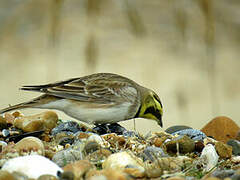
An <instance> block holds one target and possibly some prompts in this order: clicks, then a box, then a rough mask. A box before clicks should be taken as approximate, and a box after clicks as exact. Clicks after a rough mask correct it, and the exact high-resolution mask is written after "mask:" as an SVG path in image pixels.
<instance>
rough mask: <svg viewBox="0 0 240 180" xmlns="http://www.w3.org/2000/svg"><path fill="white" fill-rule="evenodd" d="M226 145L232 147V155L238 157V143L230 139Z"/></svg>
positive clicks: (239, 148)
mask: <svg viewBox="0 0 240 180" xmlns="http://www.w3.org/2000/svg"><path fill="white" fill-rule="evenodd" d="M227 144H228V145H230V146H232V153H233V155H235V156H240V142H239V141H238V140H235V139H230V140H229V141H228V142H227Z"/></svg>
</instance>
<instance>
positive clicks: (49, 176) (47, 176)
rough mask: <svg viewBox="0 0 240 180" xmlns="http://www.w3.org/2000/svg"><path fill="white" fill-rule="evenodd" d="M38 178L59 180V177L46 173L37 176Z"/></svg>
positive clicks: (40, 179)
mask: <svg viewBox="0 0 240 180" xmlns="http://www.w3.org/2000/svg"><path fill="white" fill-rule="evenodd" d="M37 180H58V178H57V177H55V176H53V175H48V174H46V175H41V176H40V177H39V178H37ZM69 180H70V179H69Z"/></svg>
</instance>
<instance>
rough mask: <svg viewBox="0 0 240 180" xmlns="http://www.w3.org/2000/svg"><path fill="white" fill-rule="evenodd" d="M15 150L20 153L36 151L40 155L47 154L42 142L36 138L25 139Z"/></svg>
mask: <svg viewBox="0 0 240 180" xmlns="http://www.w3.org/2000/svg"><path fill="white" fill-rule="evenodd" d="M14 148H15V149H16V150H17V151H18V152H31V151H35V152H37V153H38V154H39V155H43V156H44V154H45V149H44V145H43V143H42V141H41V140H40V139H38V138H36V137H32V136H29V137H25V138H23V139H22V140H21V141H19V142H17V143H16V145H15V146H14Z"/></svg>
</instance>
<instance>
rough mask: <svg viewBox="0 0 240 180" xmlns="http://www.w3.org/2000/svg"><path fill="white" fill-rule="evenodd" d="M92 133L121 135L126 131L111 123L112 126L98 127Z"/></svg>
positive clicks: (103, 125)
mask: <svg viewBox="0 0 240 180" xmlns="http://www.w3.org/2000/svg"><path fill="white" fill-rule="evenodd" d="M93 131H95V132H96V133H97V134H99V135H103V134H108V133H116V134H117V135H122V134H123V132H125V131H127V130H126V129H125V128H124V127H122V126H121V125H120V124H118V123H112V124H102V125H98V126H96V127H94V128H93Z"/></svg>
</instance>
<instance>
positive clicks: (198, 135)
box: [172, 129, 207, 141]
mask: <svg viewBox="0 0 240 180" xmlns="http://www.w3.org/2000/svg"><path fill="white" fill-rule="evenodd" d="M176 134H178V135H187V136H188V137H190V138H191V139H192V140H194V141H203V139H204V138H206V137H207V136H206V135H205V134H204V133H203V132H201V131H199V130H197V129H183V130H180V131H176V132H174V133H172V135H173V136H174V135H176Z"/></svg>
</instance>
